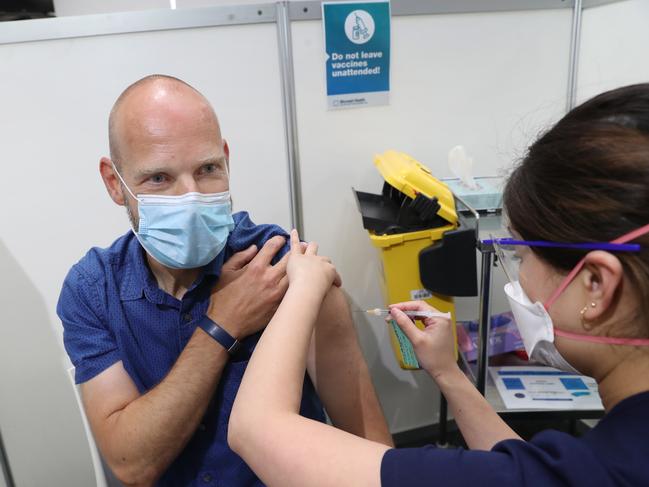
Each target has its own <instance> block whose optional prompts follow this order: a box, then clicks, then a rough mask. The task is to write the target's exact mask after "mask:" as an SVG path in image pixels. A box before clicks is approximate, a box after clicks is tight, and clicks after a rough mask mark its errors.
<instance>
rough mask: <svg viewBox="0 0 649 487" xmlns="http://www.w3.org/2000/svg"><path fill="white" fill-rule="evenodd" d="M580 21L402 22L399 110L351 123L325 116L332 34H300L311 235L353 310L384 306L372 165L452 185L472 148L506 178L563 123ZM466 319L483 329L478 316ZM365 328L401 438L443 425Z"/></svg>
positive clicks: (505, 15) (397, 47)
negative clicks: (413, 170)
mask: <svg viewBox="0 0 649 487" xmlns="http://www.w3.org/2000/svg"><path fill="white" fill-rule="evenodd" d="M571 15H572V12H571V10H570V9H560V10H542V11H528V12H500V13H480V14H453V15H427V16H412V17H409V16H395V17H393V18H392V29H393V31H392V79H391V87H392V91H391V93H390V105H389V106H385V107H375V108H360V109H350V110H345V111H342V110H341V111H326V100H325V82H324V80H325V75H324V54H323V53H324V49H323V34H322V25H321V23H320V22H319V21H312V22H299V23H294V24H293V56H294V61H295V84H296V103H297V120H298V135H299V147H300V159H301V176H302V196H303V200H304V222H305V223H304V226H305V233H306V237H307V238H309V239H315V240H317V241H318V242H319V243H320V244H321V248H322V252H323V253H325V254H328V255H331V256H332V257H333V259H334V261H335V262H336V264H337V266H338V268H339V269H340V271H341V273H342V277H343V281H344V286H345V288H346V290H347V292H348V293H349V295H350V298H351V301H352V303H353V306H354V308H356V309H362V308H373V307H376V306H378V305H381V304H382V303H383V299H382V296H381V292H380V285H379V282H380V274H379V273H380V263H379V259H378V254H377V253H376V251H375V249H374V248H373V247H372V246H371V245H370V241H369V238H368V237H367V233H366V232H365V231H364V230H363V228H362V223H361V217H360V214H359V213H358V210H357V208H356V203H355V200H354V197H353V195H352V191H351V187H352V186H354V187H355V188H358V189H362V190H365V191H370V192H377V193H378V192H380V189H381V186H382V183H383V181H382V179H381V177H380V175H379V174H378V173H377V171H376V169H375V168H374V166H373V164H372V158H373V155H374V154H375V153H377V152H382V151H385V150H387V149H397V150H400V151H403V152H406V153H409V154H411V155H412V156H414V157H415V158H417V159H418V160H419V161H421V162H423V163H425V164H426V165H427V166H428V167H430V169H431V170H432V171H433V174H435V175H436V176H440V177H441V176H449V171H448V168H447V153H448V151H449V149H450V148H451V147H452V146H454V145H457V144H463V145H464V146H465V147H466V149H467V150H468V151H469V152H470V154H471V155H472V156H473V158H474V165H475V168H476V172H477V173H478V174H480V175H496V174H499V173H501V172H502V171H504V170H506V169H507V168H508V167H510V166H511V164H512V162H513V161H515V160H516V159H517V158H519V157H520V156H521V155H522V154H523V151H524V149H525V147H526V146H527V144H528V143H529V142H530V141H531V140H533V139H534V138H535V136H536V135H537V134H538V132H539V131H540V130H542V129H543V128H544V127H545V126H547V124H549V123H551V122H552V121H553V120H555V119H556V118H557V117H559V116H560V115H561V114H562V111H563V109H564V106H565V100H566V87H567V80H568V65H569V59H568V57H569V45H570V28H571ZM499 289H501V288H497V287H494V294H497V293H498V291H499ZM463 302H464V306H465V307H466V306H467V305H471V303H472V301H470V300H469V301H467V300H463ZM501 302H502V301H501ZM496 307H497V305H496V306H494V309H495V308H496ZM474 310H475V312H474V313H473V315H471V313H472V312H473V311H474ZM460 313H461V315H463V316H464V317H467V318H468V317H470V316H473V318H474V319H475V318H477V304H476V305H475V308H472V309H461V310H460ZM354 316H355V318H356V323H357V329H358V332H359V335H360V336H361V339H362V342H363V346H364V351H365V353H366V356H367V359H368V362H369V364H370V367H371V370H372V374H373V378H374V381H375V384H376V387H377V389H378V392H379V395H380V398H381V402H382V405H383V408H384V411H385V413H386V416H387V419H388V422H389V425H390V429H391V430H392V431H393V432H397V431H403V430H408V429H411V428H416V427H419V426H423V425H428V424H431V423H433V422H436V421H437V408H438V400H439V399H438V393H437V392H436V391H435V389H434V387H433V386H432V384H431V381H430V379H429V378H428V377H426V376H425V374H424V373H421V372H414V373H413V372H406V371H402V370H400V369H399V368H398V365H396V363H395V360H394V357H393V355H392V350H391V348H390V345H389V342H388V336H387V330H386V328H385V326H383V325H382V324H381V323H376V321H373V320H372V321H368V320H367V319H366V318H364V317H363V316H362V314H360V313H354Z"/></svg>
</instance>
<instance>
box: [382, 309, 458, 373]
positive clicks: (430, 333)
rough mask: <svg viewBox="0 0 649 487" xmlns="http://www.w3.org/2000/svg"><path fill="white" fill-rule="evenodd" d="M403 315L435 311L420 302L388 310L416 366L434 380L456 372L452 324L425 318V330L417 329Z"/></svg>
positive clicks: (443, 319) (447, 320)
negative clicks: (406, 340)
mask: <svg viewBox="0 0 649 487" xmlns="http://www.w3.org/2000/svg"><path fill="white" fill-rule="evenodd" d="M403 311H437V310H436V309H435V308H433V307H432V306H430V305H429V304H428V303H425V302H423V301H409V302H406V303H398V304H394V305H391V306H390V312H391V314H392V317H393V318H394V320H395V321H396V322H397V324H398V325H399V327H400V328H401V330H403V332H404V333H405V334H406V336H407V337H408V339H409V340H410V342H411V343H412V346H413V348H414V349H415V354H416V355H417V360H418V361H419V365H421V367H422V368H423V369H424V370H426V371H427V372H428V373H429V374H430V375H431V376H432V377H433V379H437V377H439V376H440V375H441V374H445V373H447V372H449V371H453V370H454V369H456V368H457V366H458V365H457V361H456V359H455V339H454V337H453V324H452V322H451V320H449V319H446V318H424V319H422V322H423V323H424V325H425V326H426V328H425V329H423V330H422V329H420V328H418V327H417V326H416V325H415V323H414V322H413V321H412V320H411V319H410V317H408V316H407V315H406V314H405V313H403Z"/></svg>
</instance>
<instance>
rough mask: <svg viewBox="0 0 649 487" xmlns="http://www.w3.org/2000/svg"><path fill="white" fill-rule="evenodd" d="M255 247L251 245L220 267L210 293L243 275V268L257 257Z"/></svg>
mask: <svg viewBox="0 0 649 487" xmlns="http://www.w3.org/2000/svg"><path fill="white" fill-rule="evenodd" d="M257 250H258V249H257V246H256V245H251V246H250V247H248V248H247V249H246V250H242V251H241V252H237V253H236V254H234V255H233V256H232V257H230V258H229V259H228V260H227V261H226V262H225V263H224V264H223V266H222V267H221V275H220V276H219V281H218V282H217V283H216V285H215V286H214V288H213V289H212V293H214V292H216V291H219V290H221V289H223V288H224V287H225V286H227V285H228V284H230V283H231V282H232V281H234V280H236V279H237V278H238V277H240V276H241V274H243V272H244V269H245V267H246V266H247V265H248V264H249V263H250V261H251V260H252V259H254V257H255V255H257Z"/></svg>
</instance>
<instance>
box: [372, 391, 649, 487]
mask: <svg viewBox="0 0 649 487" xmlns="http://www.w3.org/2000/svg"><path fill="white" fill-rule="evenodd" d="M381 485H383V486H384V487H390V486H395V487H396V486H399V487H403V486H408V487H416V486H424V485H425V486H427V487H431V486H436V485H440V486H444V487H455V486H463V487H464V486H471V487H492V486H493V487H510V486H511V487H514V486H516V487H526V486H543V487H548V486H587V487H598V486H649V392H643V393H641V394H637V395H635V396H631V397H629V398H627V399H625V400H623V401H621V402H620V403H619V404H617V405H616V406H615V407H614V408H613V409H612V410H611V411H610V412H609V413H608V414H607V415H606V416H605V417H604V418H603V419H602V420H601V421H600V422H599V424H598V425H597V426H596V427H595V428H593V429H592V430H591V431H589V432H588V433H587V434H585V435H584V436H583V437H581V438H575V437H573V436H570V435H568V434H566V433H560V432H558V431H544V432H542V433H539V434H538V435H536V436H534V437H533V438H532V439H531V440H530V441H529V442H525V441H521V440H505V441H501V442H500V443H498V444H496V445H495V446H494V447H493V449H492V450H491V451H468V450H464V449H453V450H442V449H437V448H435V447H432V446H429V447H424V448H405V449H400V450H394V449H393V450H388V451H387V452H386V453H385V455H384V456H383V461H382V463H381Z"/></svg>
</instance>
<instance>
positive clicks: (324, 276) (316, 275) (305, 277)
mask: <svg viewBox="0 0 649 487" xmlns="http://www.w3.org/2000/svg"><path fill="white" fill-rule="evenodd" d="M289 255H290V257H289V259H288V266H287V269H286V272H287V275H288V280H289V284H290V286H296V287H300V288H310V289H313V290H314V291H315V292H322V295H323V296H324V295H325V294H326V293H327V292H328V291H329V289H330V288H331V286H332V285H334V286H340V285H341V279H340V275H338V272H337V271H336V268H335V267H334V265H333V264H332V263H331V259H329V258H328V257H324V256H321V255H318V244H317V243H315V242H309V243H308V244H306V245H305V244H304V243H302V242H300V236H299V235H298V233H297V230H293V231H291V251H290V253H289Z"/></svg>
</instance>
